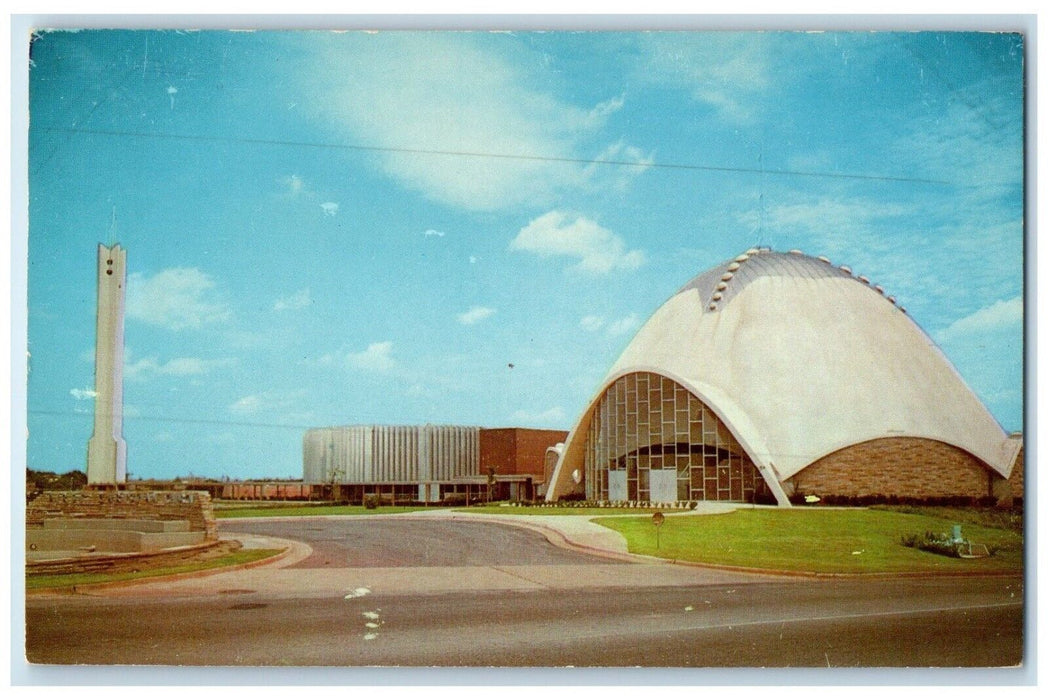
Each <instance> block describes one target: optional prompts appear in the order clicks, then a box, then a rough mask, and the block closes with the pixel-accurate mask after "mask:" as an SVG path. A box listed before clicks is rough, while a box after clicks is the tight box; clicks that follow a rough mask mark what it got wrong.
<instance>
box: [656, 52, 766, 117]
mask: <svg viewBox="0 0 1048 700" xmlns="http://www.w3.org/2000/svg"><path fill="white" fill-rule="evenodd" d="M640 39H641V41H640V46H641V49H642V53H643V55H644V58H645V59H646V60H644V61H643V62H642V63H641V65H640V66H639V71H638V73H637V75H636V78H637V79H638V80H643V81H650V82H655V83H657V84H662V85H669V86H671V87H674V88H678V89H682V90H686V91H688V92H689V93H690V94H691V96H692V98H693V99H695V100H697V101H699V102H703V103H705V104H707V105H709V106H710V107H711V108H713V109H714V110H715V111H716V112H717V113H718V116H720V117H721V118H723V119H726V120H728V119H730V120H735V121H750V120H752V119H754V118H756V117H757V116H759V114H760V109H759V108H760V106H761V102H760V100H761V99H762V97H763V93H764V92H765V91H766V90H767V89H768V87H769V86H772V85H773V81H772V80H771V76H770V72H771V69H770V66H769V61H768V55H767V52H766V50H765V49H766V44H765V39H764V38H763V37H761V36H760V35H759V34H756V33H753V32H747V33H733V32H703V33H698V34H695V35H692V36H690V37H686V39H687V40H686V41H681V37H680V36H679V35H666V34H659V33H651V34H645V35H642V36H641V37H640Z"/></svg>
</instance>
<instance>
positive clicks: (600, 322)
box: [579, 316, 604, 333]
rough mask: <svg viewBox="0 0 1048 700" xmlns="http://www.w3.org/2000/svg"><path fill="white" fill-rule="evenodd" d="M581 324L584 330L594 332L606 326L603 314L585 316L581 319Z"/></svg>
mask: <svg viewBox="0 0 1048 700" xmlns="http://www.w3.org/2000/svg"><path fill="white" fill-rule="evenodd" d="M579 326H580V327H581V328H582V329H583V330H587V331H589V332H591V333H593V332H595V331H599V330H600V329H601V327H603V326H604V318H603V317H602V316H583V317H582V320H580V321H579Z"/></svg>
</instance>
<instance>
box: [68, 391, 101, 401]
mask: <svg viewBox="0 0 1048 700" xmlns="http://www.w3.org/2000/svg"><path fill="white" fill-rule="evenodd" d="M69 394H70V396H72V397H73V398H74V399H76V400H77V401H87V400H94V398H95V397H96V396H98V394H97V393H96V392H95V390H94V389H70V390H69Z"/></svg>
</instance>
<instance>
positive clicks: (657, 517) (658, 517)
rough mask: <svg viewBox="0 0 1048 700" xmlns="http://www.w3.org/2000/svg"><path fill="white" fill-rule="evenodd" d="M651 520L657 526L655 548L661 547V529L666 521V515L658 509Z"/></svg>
mask: <svg viewBox="0 0 1048 700" xmlns="http://www.w3.org/2000/svg"><path fill="white" fill-rule="evenodd" d="M651 522H652V524H653V525H654V526H655V549H659V531H660V530H661V529H662V524H663V523H664V522H666V516H665V515H663V514H662V513H661V512H659V511H656V512H655V513H653V514H652V516H651Z"/></svg>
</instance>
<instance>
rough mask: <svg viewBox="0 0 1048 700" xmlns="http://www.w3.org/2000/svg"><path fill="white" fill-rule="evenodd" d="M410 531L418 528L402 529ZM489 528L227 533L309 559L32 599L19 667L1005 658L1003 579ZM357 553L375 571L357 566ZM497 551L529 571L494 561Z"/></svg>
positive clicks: (1010, 583)
mask: <svg viewBox="0 0 1048 700" xmlns="http://www.w3.org/2000/svg"><path fill="white" fill-rule="evenodd" d="M420 526H421V527H424V528H426V529H427V530H426V532H428V533H429V534H428V535H427V534H422V535H421V536H419V531H418V528H419V527H420ZM488 527H489V526H485V525H484V524H480V523H474V522H469V523H464V522H448V521H433V522H426V523H420V522H418V521H411V520H397V519H393V518H390V519H388V520H382V521H380V520H375V519H369V520H367V521H362V520H349V519H338V520H309V521H294V522H293V523H291V524H290V525H288V524H287V523H284V522H281V523H265V524H263V523H252V524H250V525H249V524H248V523H247V522H237V523H235V529H236V530H237V531H245V530H248V529H250V530H251V531H253V532H258V533H262V532H279V533H281V534H283V535H285V536H287V535H288V533H289V532H295V533H296V534H295V536H296V537H301V538H303V539H306V540H308V542H309V543H310V545H311V546H313V547H314V549H313V553H312V554H311V555H309V556H308V557H305V558H303V559H301V560H299V561H298V562H297V563H295V564H293V565H292V566H290V567H287V568H283V569H251V570H247V571H239V572H230V573H224V574H218V575H215V576H207V577H202V578H195V579H189V580H185V581H179V582H170V583H163V584H160V583H153V584H144V585H139V586H131V587H119V588H112V589H107V590H102V591H94V592H92V593H91V594H90V595H79V596H42V597H36V596H32V597H30V599H29V601H28V602H27V609H26V620H27V651H28V656H29V659H30V660H31V661H33V662H38V663H57V664H74V663H75V664H129V663H131V664H164V665H170V664H190V665H231V666H235V665H286V664H292V665H316V666H324V665H350V666H364V665H384V666H388V665H406V666H434V665H435V666H460V665H467V666H489V665H495V666H565V665H573V666H608V665H612V666H636V665H640V666H651V667H761V666H763V667H775V668H782V667H790V666H803V667H820V668H825V667H826V666H832V667H841V666H845V667H879V666H909V667H944V666H945V667H969V666H1011V665H1014V664H1017V663H1020V662H1021V659H1022V650H1023V608H1022V600H1023V588H1022V581H1021V578H1019V577H983V578H967V577H965V578H928V579H874V580H857V579H832V580H826V579H807V578H780V577H767V576H753V575H745V574H738V573H733V572H723V571H714V570H708V569H703V568H699V567H685V566H672V565H666V564H628V563H626V564H624V563H620V562H615V561H607V560H601V559H597V558H596V557H590V556H586V555H582V554H578V553H574V552H567V551H564V550H560V549H557V548H553V547H551V546H550V545H548V543H546V542H545V540H544V539H543V538H542V536H541V535H538V534H536V533H533V532H528V531H519V532H518V531H515V530H510V531H508V532H507V528H505V527H499V526H493V527H490V529H488ZM270 528H275V529H272V530H271V529H270ZM289 528H291V529H289ZM312 528H318V529H312ZM409 535H410V536H409ZM413 542H414V543H416V544H414V545H413V544H412V543H413ZM462 542H472V543H473V544H472V545H469V546H460V544H461V543H462ZM456 543H458V544H456ZM413 546H416V547H419V548H420V551H417V552H414V553H412V551H411V550H412V547H413ZM360 552H371V553H372V554H373V555H374V556H376V559H375V561H376V563H381V564H382V566H381V567H378V568H369V567H367V566H360V565H359V564H361V563H362V560H361V559H360V558H359V556H360ZM456 552H457V554H456ZM508 552H516V553H519V555H520V556H521V557H529V559H527V561H528V562H529V563H525V564H514V565H507V564H504V563H503V562H505V561H506V559H505V557H506V556H507V553H508ZM413 557H414V559H413ZM511 559H512V561H514V562H519V561H520V558H519V557H516V556H514V557H511ZM310 562H312V563H310ZM419 562H429V564H428V565H424V566H418V563H419ZM363 563H366V562H363ZM406 563H411V564H412V566H405V564H406ZM349 564H353V565H349ZM311 567H324V568H311ZM363 581H367V582H369V583H371V584H372V585H370V586H361V585H360V584H361V582H363Z"/></svg>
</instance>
